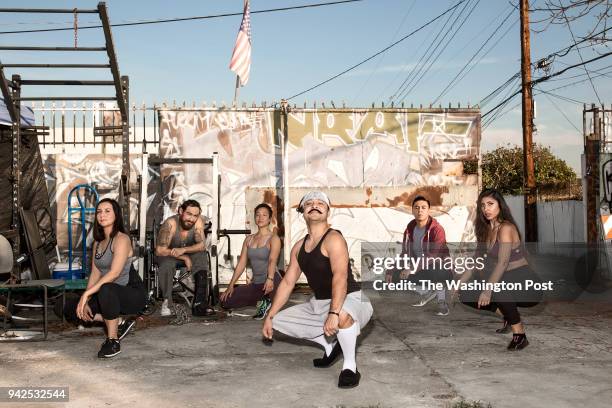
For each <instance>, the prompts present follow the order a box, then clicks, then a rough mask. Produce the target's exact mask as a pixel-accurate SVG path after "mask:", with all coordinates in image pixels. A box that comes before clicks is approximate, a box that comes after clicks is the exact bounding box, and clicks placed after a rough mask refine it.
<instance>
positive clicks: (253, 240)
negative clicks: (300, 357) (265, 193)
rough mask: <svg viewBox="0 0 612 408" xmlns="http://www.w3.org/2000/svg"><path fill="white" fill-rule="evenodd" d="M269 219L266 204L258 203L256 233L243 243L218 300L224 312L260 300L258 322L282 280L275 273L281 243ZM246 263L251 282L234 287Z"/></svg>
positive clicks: (269, 214) (268, 207) (269, 209)
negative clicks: (232, 273) (250, 271)
mask: <svg viewBox="0 0 612 408" xmlns="http://www.w3.org/2000/svg"><path fill="white" fill-rule="evenodd" d="M271 220H272V208H271V207H270V206H269V205H267V204H259V205H258V206H257V207H255V224H256V225H257V229H258V230H257V233H255V234H253V235H249V236H247V237H246V239H245V240H244V243H243V244H242V251H241V253H240V260H239V261H238V264H237V265H236V268H235V269H234V275H233V276H232V279H231V280H230V283H229V285H228V286H227V289H226V290H225V292H223V294H222V295H221V297H220V300H221V306H222V307H224V308H225V309H235V308H240V307H246V306H255V305H256V304H257V302H258V301H261V302H260V307H259V308H258V314H256V315H255V316H253V317H255V318H258V319H259V318H263V316H265V313H266V312H267V309H269V305H270V304H271V302H270V300H269V299H270V297H271V296H272V295H273V292H274V290H275V289H276V287H277V286H278V283H279V282H280V280H281V276H280V274H279V273H278V270H277V264H278V256H279V254H280V248H281V242H280V238H279V237H278V236H277V235H276V234H275V233H274V232H272V231H270V222H271ZM247 263H250V265H251V269H252V271H253V277H252V279H251V282H250V283H248V284H247V285H240V286H236V282H237V281H238V279H239V278H240V276H241V275H242V273H243V272H244V270H245V268H246V266H247ZM259 309H261V310H259ZM262 314H263V316H262Z"/></svg>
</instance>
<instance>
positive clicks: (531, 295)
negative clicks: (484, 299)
mask: <svg viewBox="0 0 612 408" xmlns="http://www.w3.org/2000/svg"><path fill="white" fill-rule="evenodd" d="M527 279H530V280H533V281H535V282H541V280H540V279H539V277H538V276H537V275H536V274H535V273H534V272H533V271H532V270H531V269H530V268H529V267H528V266H522V267H519V268H517V269H513V270H511V271H506V272H504V275H503V277H502V281H504V282H508V283H521V284H522V285H523V290H521V291H507V290H506V291H500V292H493V293H492V294H491V303H489V304H488V305H487V306H481V307H478V298H479V297H480V294H481V293H482V292H481V291H476V290H472V291H467V290H466V291H463V290H462V291H461V292H460V295H459V296H460V299H461V303H463V304H464V305H467V306H470V307H473V308H475V309H479V310H487V311H491V312H495V311H496V310H497V309H499V310H500V312H501V313H502V315H503V316H504V320H506V321H507V322H508V323H509V324H511V325H512V324H517V323H520V322H521V315H520V313H519V311H518V308H519V307H533V306H535V305H537V304H538V303H540V301H541V300H542V291H536V290H535V289H533V287H531V288H529V290H525V280H527Z"/></svg>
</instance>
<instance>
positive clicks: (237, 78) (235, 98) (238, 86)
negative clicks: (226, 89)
mask: <svg viewBox="0 0 612 408" xmlns="http://www.w3.org/2000/svg"><path fill="white" fill-rule="evenodd" d="M239 88H240V77H239V76H238V75H236V89H234V104H233V105H234V106H235V107H237V106H238V105H237V103H238V89H239Z"/></svg>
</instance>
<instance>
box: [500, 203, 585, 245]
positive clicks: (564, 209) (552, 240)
mask: <svg viewBox="0 0 612 408" xmlns="http://www.w3.org/2000/svg"><path fill="white" fill-rule="evenodd" d="M505 198H506V202H507V203H508V206H509V207H510V210H511V211H512V215H513V216H514V219H515V220H516V222H517V224H518V225H519V229H520V231H521V234H522V235H523V236H525V210H524V199H523V196H511V197H505ZM537 209H538V242H539V250H540V251H541V252H543V253H554V254H555V255H567V252H566V251H567V250H568V247H569V246H567V245H566V246H564V245H558V244H563V243H572V242H576V243H578V242H580V243H584V242H585V235H584V231H585V228H584V204H583V203H582V201H574V200H567V201H546V202H539V203H538V204H537ZM552 244H557V245H555V248H552V246H553V245H552Z"/></svg>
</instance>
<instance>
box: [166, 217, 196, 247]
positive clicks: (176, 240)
mask: <svg viewBox="0 0 612 408" xmlns="http://www.w3.org/2000/svg"><path fill="white" fill-rule="evenodd" d="M172 218H174V222H175V225H176V230H175V232H174V236H172V240H171V241H170V246H169V247H168V248H170V249H172V248H184V247H187V246H192V245H194V244H195V243H196V242H195V238H194V236H193V235H194V229H193V227H192V228H191V229H190V230H188V231H187V238H185V239H181V231H182V228H181V220H179V216H178V215H173V216H172Z"/></svg>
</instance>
